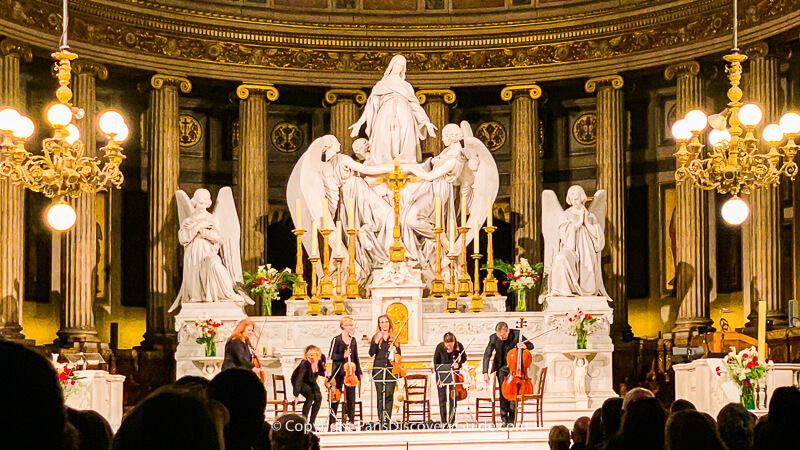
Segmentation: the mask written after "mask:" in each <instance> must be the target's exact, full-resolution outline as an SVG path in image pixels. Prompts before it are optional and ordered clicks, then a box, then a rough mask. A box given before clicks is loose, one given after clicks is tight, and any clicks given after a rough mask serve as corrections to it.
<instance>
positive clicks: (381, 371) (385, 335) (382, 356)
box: [369, 314, 400, 429]
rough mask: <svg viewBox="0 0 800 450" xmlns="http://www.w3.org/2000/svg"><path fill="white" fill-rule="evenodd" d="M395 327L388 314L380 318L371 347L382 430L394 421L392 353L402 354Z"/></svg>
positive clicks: (394, 379)
mask: <svg viewBox="0 0 800 450" xmlns="http://www.w3.org/2000/svg"><path fill="white" fill-rule="evenodd" d="M395 337H396V335H395V332H394V326H393V325H392V321H391V320H390V319H389V316H387V315H386V314H384V315H382V316H379V317H378V329H377V330H376V331H375V336H373V337H372V342H371V343H370V345H369V356H373V357H374V358H375V360H374V362H373V363H372V380H373V381H374V382H375V393H376V395H377V399H378V418H379V420H380V423H381V429H387V428H388V427H389V423H390V422H391V420H392V406H393V404H394V390H395V388H396V387H397V377H396V376H395V375H393V374H392V362H391V360H390V358H391V355H390V354H391V353H394V354H397V355H399V354H400V346H399V345H394V340H395Z"/></svg>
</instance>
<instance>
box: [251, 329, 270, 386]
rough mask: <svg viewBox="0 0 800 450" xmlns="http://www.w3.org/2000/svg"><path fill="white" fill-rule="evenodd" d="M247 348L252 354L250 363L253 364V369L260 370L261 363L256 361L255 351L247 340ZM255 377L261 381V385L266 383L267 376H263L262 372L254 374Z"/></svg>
mask: <svg viewBox="0 0 800 450" xmlns="http://www.w3.org/2000/svg"><path fill="white" fill-rule="evenodd" d="M247 346H248V347H250V351H251V352H252V354H253V358H252V361H251V362H252V363H253V367H255V368H257V369H261V361H259V360H258V354H257V353H256V349H255V348H253V344H251V343H250V340H249V339H248V340H247ZM256 376H258V379H259V380H261V384H264V383H266V382H267V374H265V373H264V371H263V370H259V371H258V372H256Z"/></svg>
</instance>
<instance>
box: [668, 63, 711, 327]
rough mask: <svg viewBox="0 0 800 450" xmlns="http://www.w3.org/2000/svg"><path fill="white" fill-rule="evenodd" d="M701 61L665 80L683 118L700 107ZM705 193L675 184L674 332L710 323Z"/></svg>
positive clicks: (674, 69) (673, 70) (675, 69)
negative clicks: (672, 85)
mask: <svg viewBox="0 0 800 450" xmlns="http://www.w3.org/2000/svg"><path fill="white" fill-rule="evenodd" d="M699 73H700V64H698V63H697V61H687V62H682V63H678V64H674V65H671V66H669V67H668V68H667V69H666V71H665V72H664V77H665V78H666V79H667V80H672V79H673V78H675V79H676V83H677V87H678V92H677V105H676V108H677V111H678V114H679V115H680V116H681V117H682V116H684V115H685V114H686V112H687V111H689V110H690V109H693V108H701V107H703V102H704V99H705V89H704V85H703V79H702V78H701V77H700V76H699ZM707 213H708V193H707V192H706V191H704V190H701V189H697V188H696V187H694V186H693V185H692V183H690V182H684V183H678V184H677V186H676V201H675V231H676V233H675V237H676V253H677V254H676V260H675V261H676V276H677V281H678V289H677V296H678V300H679V302H680V307H679V309H678V316H677V319H676V320H675V327H674V328H673V330H672V331H673V333H682V332H691V331H694V330H697V329H698V328H701V327H707V326H709V325H711V324H712V323H713V321H712V320H711V317H710V315H709V297H708V292H709V291H708V280H709V262H708V261H709V260H708V258H709V245H708V241H709V239H708V220H707V217H706V215H707Z"/></svg>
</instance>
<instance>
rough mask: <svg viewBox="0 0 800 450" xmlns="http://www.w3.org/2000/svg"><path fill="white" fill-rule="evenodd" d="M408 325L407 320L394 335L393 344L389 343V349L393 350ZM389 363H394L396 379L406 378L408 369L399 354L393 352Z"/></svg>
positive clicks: (393, 373)
mask: <svg viewBox="0 0 800 450" xmlns="http://www.w3.org/2000/svg"><path fill="white" fill-rule="evenodd" d="M407 323H408V319H406V321H405V322H403V326H402V327H400V329H399V330H398V331H397V333H396V334H395V335H394V339H392V342H391V343H389V348H391V347H392V346H393V345H394V343H395V341H397V338H398V337H400V332H401V331H403V328H404V327H405V326H406V324H407ZM389 362H390V363H392V375H394V376H395V377H398V376H399V377H405V376H406V368H405V367H403V360H402V359H401V358H400V355H398V354H397V352H392V355H391V357H390V358H389Z"/></svg>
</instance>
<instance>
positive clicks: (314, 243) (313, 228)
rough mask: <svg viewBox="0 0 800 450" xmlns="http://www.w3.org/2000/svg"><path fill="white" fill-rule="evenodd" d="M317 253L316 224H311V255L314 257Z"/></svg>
mask: <svg viewBox="0 0 800 450" xmlns="http://www.w3.org/2000/svg"><path fill="white" fill-rule="evenodd" d="M317 255H319V241H318V240H317V224H316V223H314V224H313V225H312V226H311V255H309V256H312V257H314V258H316V257H317Z"/></svg>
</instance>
